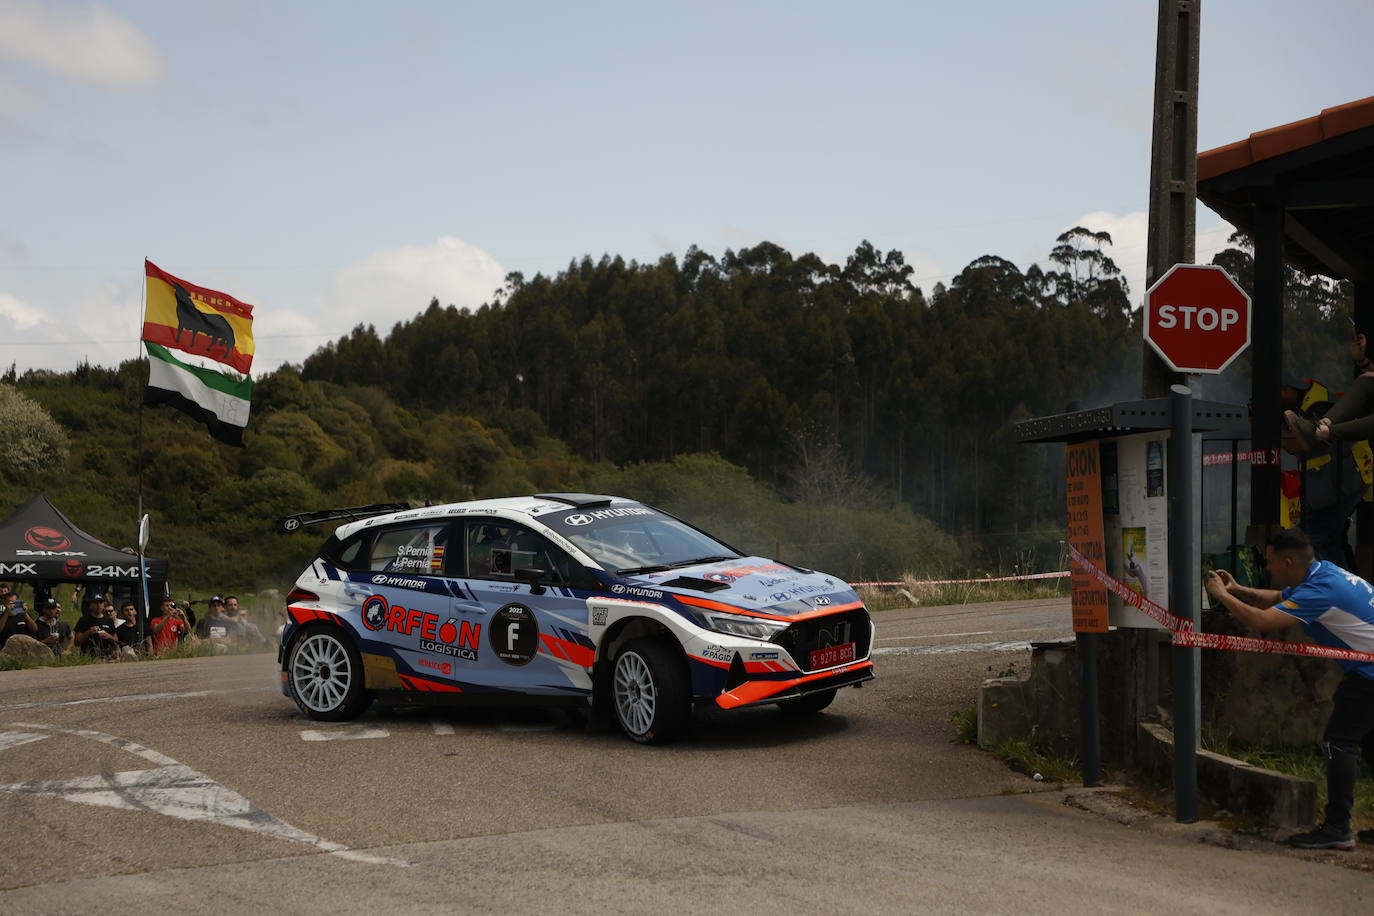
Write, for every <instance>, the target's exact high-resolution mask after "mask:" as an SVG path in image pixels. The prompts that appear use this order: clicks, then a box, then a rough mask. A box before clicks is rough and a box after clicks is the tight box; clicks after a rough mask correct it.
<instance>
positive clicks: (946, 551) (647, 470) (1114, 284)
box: [0, 229, 1350, 588]
mask: <svg viewBox="0 0 1374 916" xmlns="http://www.w3.org/2000/svg"><path fill="white" fill-rule="evenodd" d="M1233 245H1234V247H1232V248H1230V249H1228V250H1226V251H1225V252H1223V253H1222V254H1220V255H1218V257H1217V258H1216V263H1220V264H1222V265H1223V266H1226V267H1227V268H1228V269H1229V270H1231V271H1232V272H1233V273H1234V274H1235V275H1236V276H1237V278H1238V279H1239V280H1240V281H1241V282H1242V284H1244V285H1246V286H1247V287H1248V286H1249V283H1250V278H1251V274H1252V273H1253V271H1252V265H1251V261H1250V255H1249V253H1248V246H1247V245H1246V244H1245V241H1244V239H1241V238H1233ZM1110 252H1111V239H1110V237H1109V236H1108V235H1107V234H1106V233H1093V232H1090V231H1088V230H1085V229H1074V230H1070V231H1069V232H1066V233H1064V234H1063V235H1062V236H1060V237H1059V239H1058V240H1057V242H1056V244H1055V246H1054V248H1053V251H1052V253H1051V255H1050V258H1049V263H1048V265H1047V266H1045V267H1043V268H1042V267H1041V266H1040V265H1032V266H1031V267H1030V268H1028V269H1027V270H1025V271H1022V270H1020V269H1019V268H1018V267H1017V266H1016V265H1015V264H1012V263H1011V262H1009V261H1007V260H1004V259H1002V258H999V257H996V256H992V255H988V256H984V257H980V258H978V259H976V260H975V261H973V262H972V263H970V264H969V265H968V266H966V267H965V268H964V269H963V270H962V271H961V272H960V273H959V274H958V275H957V276H956V277H954V278H953V280H952V281H951V282H950V283H949V285H948V286H945V285H944V284H936V285H935V286H934V288H933V289H931V290H930V291H929V292H928V293H927V292H925V291H923V290H921V289H920V288H918V287H916V286H915V285H914V284H913V283H912V279H911V278H912V269H911V267H910V266H909V265H907V264H906V263H905V261H904V259H903V257H902V255H901V253H900V252H896V251H892V252H888V253H886V254H883V253H881V252H879V251H878V250H876V249H875V248H874V247H873V246H872V245H870V244H869V243H867V242H864V243H862V244H860V245H859V246H858V247H857V248H856V249H855V251H854V253H853V254H852V255H851V256H850V257H849V258H848V259H847V261H846V263H845V264H844V265H833V264H828V263H826V262H824V261H822V260H821V259H820V258H818V257H817V256H815V255H813V254H805V255H800V256H794V255H792V254H791V253H789V252H787V251H786V250H784V249H782V248H780V247H778V246H776V245H773V244H769V243H763V244H760V245H757V246H754V247H752V248H746V249H742V250H739V251H726V252H725V253H724V254H723V255H721V256H720V257H714V256H712V255H709V254H707V253H705V252H702V251H700V250H698V249H696V248H692V249H690V250H688V252H687V253H686V255H684V256H683V258H682V259H681V260H680V261H679V260H678V259H677V258H675V257H673V256H665V257H663V258H662V259H660V260H659V261H658V262H657V263H654V264H639V263H635V262H628V263H627V262H625V261H624V260H622V259H621V258H618V257H603V258H601V259H600V260H599V261H593V260H592V259H591V258H583V259H581V260H580V261H575V262H573V263H571V264H569V266H568V267H567V269H566V270H564V271H562V272H560V273H558V274H557V275H556V276H553V277H546V276H543V275H537V276H535V277H533V278H525V277H523V276H521V275H519V274H511V275H510V276H509V277H508V278H507V280H506V283H505V286H504V288H503V289H502V290H501V291H500V292H499V293H498V294H497V296H496V297H495V299H494V301H493V302H491V303H489V304H487V305H484V306H483V307H482V308H480V309H477V310H475V311H462V310H459V309H456V308H454V307H452V306H447V307H446V306H443V305H442V304H440V303H439V302H437V301H434V302H431V303H430V304H429V306H428V308H426V309H424V310H423V311H421V312H419V313H418V314H416V315H415V317H414V318H412V319H410V320H408V321H403V322H401V323H399V324H397V325H395V326H394V327H393V328H391V329H390V330H389V331H385V332H384V333H380V332H379V331H378V330H377V329H376V328H374V327H372V326H360V327H358V328H355V329H354V330H353V332H352V333H350V334H349V335H347V336H345V337H343V338H341V339H339V340H337V341H334V342H332V343H330V344H328V345H326V346H324V347H322V348H320V349H319V350H317V351H316V352H315V353H314V354H312V355H311V356H310V357H309V358H308V359H306V360H305V362H304V364H303V365H300V366H290V365H288V366H284V367H282V368H280V369H278V370H276V371H274V372H271V373H268V374H266V375H265V376H263V377H262V378H260V379H257V380H256V381H255V386H256V387H255V392H254V403H253V416H252V420H251V422H250V424H249V427H248V431H247V434H246V447H245V448H243V449H232V448H227V447H224V446H221V445H219V444H217V443H215V442H213V440H211V439H210V438H209V436H208V435H206V434H205V433H204V431H203V429H202V428H200V427H197V426H196V425H195V424H194V423H192V422H191V421H190V420H189V419H187V418H185V417H182V416H181V415H179V414H176V413H174V412H171V411H168V410H165V409H158V410H148V411H145V412H144V415H143V417H142V419H141V421H140V418H139V409H138V403H139V400H140V398H141V391H142V387H143V385H144V382H145V379H146V369H145V368H144V367H143V366H142V365H141V364H140V363H136V362H127V363H124V364H123V365H121V366H119V367H117V368H113V369H107V368H101V367H94V366H83V367H81V368H79V369H78V370H76V371H74V372H69V373H53V372H47V371H29V372H24V373H22V374H17V373H15V372H14V371H11V372H10V373H9V374H8V375H7V376H6V378H5V380H4V381H5V383H7V384H3V385H0V394H3V396H0V423H4V424H5V428H6V429H7V430H10V431H13V430H15V429H16V428H17V427H16V424H21V423H24V424H29V425H27V426H24V427H23V428H24V429H26V430H27V429H30V428H32V429H33V430H37V432H34V433H33V436H32V437H31V438H33V441H36V442H44V443H49V442H50V443H51V445H50V447H47V448H45V449H40V451H41V455H40V456H39V457H38V458H35V457H34V454H33V449H31V448H30V449H28V450H27V451H25V450H24V449H18V450H12V451H11V453H10V454H9V455H8V456H0V475H3V476H2V477H0V480H3V490H0V510H2V511H9V510H11V509H13V508H14V507H15V506H17V505H19V504H20V503H22V502H23V501H24V500H25V499H27V498H28V496H29V495H31V494H32V492H33V491H34V490H36V489H43V490H46V491H47V492H48V493H49V495H50V497H52V498H53V499H54V502H56V503H57V504H58V506H59V507H60V508H62V509H63V510H64V511H66V512H67V513H68V514H69V515H71V516H72V517H73V519H74V520H76V521H77V522H78V524H82V525H83V526H85V527H87V528H88V529H89V530H90V531H91V532H92V533H93V534H96V535H97V536H99V537H102V538H103V539H106V540H108V541H109V542H111V543H113V544H115V545H116V546H120V545H122V544H123V543H127V542H128V541H129V540H131V537H132V535H131V533H130V532H131V530H132V528H131V526H132V519H133V516H134V505H135V501H136V498H137V493H138V492H139V471H140V468H141V471H142V491H143V493H144V501H145V510H146V511H149V512H150V513H151V514H152V515H153V521H154V531H155V532H158V531H161V532H164V534H163V538H162V539H161V543H160V544H159V543H158V541H159V539H158V538H157V537H156V536H155V538H154V541H155V543H154V547H153V550H154V551H155V552H156V551H159V549H160V553H161V555H163V556H167V557H169V559H171V560H172V561H173V569H174V570H176V569H178V568H179V569H181V570H183V576H184V579H185V580H186V581H188V583H189V584H196V585H198V584H201V583H205V584H212V583H213V584H217V585H223V586H225V587H227V586H228V585H231V584H232V585H234V586H237V587H244V588H248V587H252V586H255V585H281V584H284V581H282V580H289V579H290V578H293V577H294V574H295V572H296V571H297V570H298V568H299V566H300V564H301V562H303V560H304V558H305V557H306V556H308V554H309V552H310V550H311V549H313V547H314V546H315V544H317V543H318V541H319V539H320V537H321V536H322V535H320V534H319V533H317V532H310V533H306V534H300V535H296V536H294V537H291V538H278V537H277V536H276V535H274V534H271V533H270V532H271V522H272V521H274V520H275V519H276V518H277V517H279V516H281V515H285V514H288V513H291V512H298V511H302V510H305V509H310V508H317V507H321V506H325V505H356V504H361V503H366V502H370V501H375V500H378V499H398V498H400V499H432V500H435V501H453V500H460V499H467V498H473V497H476V496H492V495H510V494H517V493H528V492H533V491H536V490H549V489H592V490H600V491H605V492H621V493H624V494H625V495H631V496H638V497H641V498H645V499H649V500H651V501H657V502H658V503H659V504H663V505H664V506H665V508H670V509H676V510H678V511H682V512H684V513H685V514H688V515H689V516H691V517H694V518H696V519H699V520H701V521H702V522H703V524H704V525H705V526H706V527H708V528H711V527H714V528H715V530H717V531H719V533H720V534H721V535H722V536H724V537H726V538H727V540H728V539H730V538H732V537H733V538H734V539H736V541H737V542H738V543H739V546H745V547H748V548H749V549H753V550H757V551H759V552H762V553H773V552H775V551H780V552H782V553H784V554H787V555H789V556H790V558H792V559H794V560H797V561H800V562H807V563H813V564H815V565H817V566H821V567H822V568H829V569H831V570H832V571H834V572H837V573H840V574H842V575H848V576H851V577H854V576H858V575H883V576H886V575H895V574H900V573H902V572H904V571H911V570H917V571H922V570H937V569H938V570H949V571H954V570H961V571H962V570H973V569H978V568H998V567H999V566H1000V567H1003V568H1005V566H1006V565H1008V564H1009V563H1011V562H1021V558H1023V557H1025V556H1030V555H1035V556H1038V557H1040V558H1041V561H1042V562H1045V558H1046V557H1048V558H1049V559H1048V562H1053V560H1054V558H1055V556H1056V555H1057V554H1056V550H1055V543H1056V541H1057V540H1058V539H1059V537H1060V536H1061V535H1060V530H1061V528H1062V520H1063V502H1062V483H1061V478H1062V458H1061V457H1060V456H1061V452H1060V450H1059V449H1057V448H1055V447H1052V446H1024V445H1018V444H1016V443H1015V442H1014V441H1013V437H1012V432H1011V427H1012V424H1013V423H1014V422H1015V421H1017V420H1020V419H1025V418H1028V417H1032V416H1039V415H1044V414H1051V413H1059V412H1062V411H1064V410H1066V409H1073V408H1077V407H1088V406H1094V405H1096V404H1100V403H1106V402H1110V401H1112V400H1120V399H1128V398H1133V397H1136V396H1138V392H1139V379H1140V360H1141V347H1142V344H1141V328H1140V323H1139V310H1138V309H1134V310H1133V309H1132V303H1133V302H1136V301H1137V300H1138V291H1136V293H1137V294H1136V295H1134V296H1133V295H1132V291H1131V290H1128V289H1127V287H1126V283H1125V281H1124V279H1123V278H1122V275H1121V272H1120V271H1119V270H1118V268H1117V266H1116V264H1115V263H1114V262H1113V260H1112V258H1111V254H1110ZM383 305H384V304H381V303H379V310H381V307H382V306H383ZM385 305H388V306H390V305H392V304H385ZM1349 309H1350V292H1349V290H1348V289H1347V288H1345V287H1340V286H1334V287H1333V286H1332V285H1331V284H1329V283H1327V282H1326V281H1323V280H1321V279H1319V278H1314V277H1308V276H1304V275H1300V274H1293V275H1291V276H1290V287H1289V299H1288V315H1287V316H1286V319H1285V321H1286V324H1285V335H1286V352H1285V365H1286V366H1290V367H1294V369H1293V371H1292V372H1291V373H1289V374H1290V377H1292V378H1294V379H1300V378H1302V377H1303V376H1306V375H1311V376H1315V377H1318V378H1325V379H1330V380H1331V383H1332V384H1333V385H1337V386H1338V385H1339V384H1340V382H1341V381H1342V380H1343V377H1344V374H1345V373H1346V372H1347V370H1348V363H1347V362H1346V360H1345V356H1344V347H1343V344H1342V340H1343V335H1344V333H1345V330H1344V328H1346V327H1348V325H1347V324H1346V323H1345V322H1344V321H1343V320H1342V319H1341V315H1342V313H1344V314H1348V313H1349ZM391 310H394V309H391ZM1247 359H1248V358H1242V359H1241V360H1239V361H1238V362H1237V363H1236V364H1234V365H1233V366H1232V368H1231V369H1229V370H1228V371H1227V373H1226V375H1225V376H1223V378H1222V380H1221V381H1222V384H1223V386H1225V387H1228V388H1230V389H1231V390H1232V391H1233V394H1232V397H1231V398H1229V399H1237V398H1239V399H1243V398H1244V397H1245V396H1246V394H1247V393H1248V385H1249V382H1248V371H1249V364H1248V361H1247ZM1208 394H1209V396H1215V395H1211V394H1210V393H1208ZM140 422H141V424H142V439H141V441H142V443H143V449H142V460H141V461H140V460H139V455H138V453H137V450H136V447H135V446H136V444H137V443H138V442H139V441H140V438H139V429H140ZM44 424H47V425H46V426H44ZM708 482H709V485H707V484H708ZM703 516H704V517H703ZM274 579H275V580H277V581H273V580H274Z"/></svg>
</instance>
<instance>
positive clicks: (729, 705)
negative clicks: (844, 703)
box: [716, 659, 873, 709]
mask: <svg viewBox="0 0 1374 916" xmlns="http://www.w3.org/2000/svg"><path fill="white" fill-rule="evenodd" d="M872 679H873V662H871V661H869V660H868V659H864V660H863V661H859V662H854V663H852V664H849V665H845V666H844V667H843V668H836V669H832V670H829V671H819V672H817V673H815V674H804V675H802V676H800V677H795V678H787V679H784V680H776V681H745V682H744V683H743V684H740V685H739V686H738V687H735V688H733V689H731V690H727V691H726V692H724V693H722V694H721V695H720V696H718V697H716V705H717V706H719V707H720V708H721V709H739V708H740V707H743V706H757V705H761V704H764V703H777V702H778V701H780V700H790V699H795V698H796V697H802V696H806V695H807V694H808V693H816V692H818V691H821V690H832V689H834V688H836V687H850V686H853V685H855V684H861V683H863V682H864V681H871V680H872Z"/></svg>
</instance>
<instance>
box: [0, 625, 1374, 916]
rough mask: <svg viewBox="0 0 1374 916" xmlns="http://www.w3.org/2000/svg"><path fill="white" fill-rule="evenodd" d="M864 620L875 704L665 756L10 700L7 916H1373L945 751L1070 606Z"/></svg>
mask: <svg viewBox="0 0 1374 916" xmlns="http://www.w3.org/2000/svg"><path fill="white" fill-rule="evenodd" d="M878 620H879V626H878V636H877V638H878V643H877V647H878V650H879V653H878V657H877V664H878V672H879V675H878V679H877V680H876V681H874V682H871V683H870V684H869V685H867V686H866V687H865V688H864V689H862V690H847V691H844V692H843V693H842V694H841V695H840V697H839V699H838V700H837V701H836V702H835V704H834V705H833V706H832V707H831V709H830V710H828V711H827V712H826V713H823V714H821V715H818V716H814V717H809V718H803V719H797V718H792V717H788V716H785V715H783V714H781V713H780V712H778V711H777V710H775V709H773V708H764V709H754V710H742V711H739V712H736V713H732V714H720V713H715V714H709V713H708V714H702V715H698V716H697V717H696V718H695V720H694V726H693V729H692V733H691V735H690V736H689V737H688V738H687V739H686V740H684V741H682V742H681V743H679V744H676V745H673V746H669V747H663V748H646V747H639V746H637V745H634V744H632V743H630V742H628V741H626V740H624V739H623V738H621V737H620V736H619V735H618V733H615V732H609V731H592V730H588V729H587V728H586V727H585V725H584V724H583V723H582V722H580V721H578V720H576V719H575V718H571V717H568V716H566V715H562V714H553V713H544V712H539V711H529V712H522V713H515V712H491V711H463V712H438V711H435V710H425V709H386V708H383V709H380V710H376V709H374V710H373V711H371V712H370V713H369V714H368V715H367V716H366V717H364V718H363V719H362V720H360V721H359V722H357V723H353V724H348V725H321V724H319V723H313V722H309V721H307V720H304V719H301V718H300V717H298V716H297V714H296V711H295V708H294V707H293V706H292V705H291V704H290V703H289V702H288V701H287V700H285V699H284V698H283V697H282V696H281V695H280V693H279V692H278V690H277V688H276V677H275V666H274V661H273V658H272V657H271V656H268V655H257V656H236V657H222V658H207V659H191V660H185V661H169V662H158V663H149V664H122V665H116V664H111V665H102V666H91V667H84V668H66V669H46V670H35V671H17V672H3V673H0V819H3V823H4V825H5V829H4V833H3V835H4V836H5V837H7V838H8V839H9V840H10V846H11V852H12V854H11V855H10V856H6V857H3V858H2V859H0V912H15V913H19V912H34V913H38V912H73V913H81V912H101V913H109V912H125V911H130V910H134V909H138V910H139V911H140V912H142V913H160V912H186V911H189V910H196V911H200V912H242V911H247V910H257V909H269V908H270V909H271V910H272V911H275V912H302V913H305V912H339V913H351V912H372V911H376V910H378V909H379V908H382V909H387V908H389V909H393V910H395V911H397V912H446V913H451V912H482V911H495V912H509V911H520V912H589V913H590V912H642V911H644V910H647V909H650V908H663V907H665V906H671V907H672V908H673V909H674V910H676V911H683V912H716V911H724V910H743V909H746V908H747V909H751V910H757V911H761V912H784V911H787V912H795V911H797V910H803V911H807V912H852V911H856V910H866V911H872V912H918V911H919V912H930V911H937V912H938V911H959V912H988V913H991V912H994V911H997V912H1003V911H1006V910H1008V909H1012V910H1016V911H1021V912H1047V911H1051V910H1053V911H1055V912H1085V913H1086V912H1093V913H1100V912H1142V911H1146V910H1151V911H1153V910H1158V909H1160V908H1162V907H1167V908H1169V909H1173V910H1182V911H1188V912H1209V913H1225V912H1245V913H1247V914H1254V913H1266V912H1288V913H1292V912H1309V911H1310V912H1322V913H1325V914H1330V913H1344V912H1349V913H1355V912H1368V911H1369V906H1370V902H1371V891H1370V886H1371V881H1370V878H1369V875H1367V874H1364V873H1361V872H1358V871H1354V870H1351V869H1347V868H1336V867H1332V866H1331V865H1330V864H1328V863H1327V862H1325V861H1323V859H1329V858H1330V856H1329V855H1327V856H1321V855H1312V854H1296V853H1292V852H1289V851H1287V850H1283V849H1281V848H1279V847H1277V846H1272V845H1265V844H1256V843H1250V844H1248V848H1243V849H1228V848H1222V847H1219V846H1217V845H1214V844H1211V843H1199V842H1198V839H1199V838H1201V837H1203V836H1204V834H1202V833H1199V832H1197V831H1196V830H1190V829H1185V828H1176V826H1175V825H1171V824H1167V823H1157V824H1154V825H1151V824H1150V823H1148V822H1140V821H1138V822H1136V823H1135V825H1134V826H1130V827H1128V826H1123V825H1122V824H1121V823H1118V822H1117V821H1114V820H1112V819H1110V818H1106V817H1103V816H1101V815H1099V814H1096V813H1087V812H1085V811H1084V810H1082V807H1083V806H1082V805H1081V804H1080V803H1079V802H1075V800H1074V798H1070V797H1068V796H1072V795H1073V794H1074V793H1069V792H1065V791H1063V790H1054V789H1050V788H1047V787H1046V786H1045V785H1044V784H1043V783H1036V782H1032V781H1031V780H1029V779H1027V778H1026V777H1024V776H1021V775H1018V774H1016V773H1013V772H1010V771H1009V770H1007V769H1006V768H1004V767H1003V766H1002V765H1001V764H999V763H998V762H997V761H995V760H993V759H992V758H990V757H989V756H988V755H986V754H983V753H981V752H979V751H977V750H976V749H974V748H971V747H966V746H962V745H957V744H952V743H951V742H950V737H951V735H952V730H951V727H950V725H949V723H948V719H949V716H950V714H951V713H953V712H954V711H956V710H958V709H961V708H963V707H965V706H967V705H968V704H969V702H970V701H971V699H972V697H973V695H974V691H975V689H976V687H977V684H978V683H979V682H980V681H981V680H982V679H983V678H985V677H988V676H989V675H990V674H995V673H997V672H998V671H1000V670H1002V669H1003V668H1005V667H1006V666H1007V665H1008V664H1010V663H1011V662H1012V661H1019V662H1024V661H1025V659H1026V658H1027V655H1028V653H1027V645H1028V641H1031V640H1040V639H1050V638H1055V637H1060V636H1066V635H1067V620H1068V611H1067V608H1066V606H1065V605H1064V604H1063V603H1062V602H1058V601H1048V602H1047V601H1038V602H1026V603H1018V604H997V605H969V606H964V607H960V608H929V609H914V610H907V611H889V612H883V613H882V614H880V615H879V617H878ZM1066 798H1067V800H1068V801H1069V802H1071V804H1066V803H1065V802H1066ZM1080 801H1081V799H1080ZM1087 807H1090V808H1091V807H1092V806H1091V805H1088V806H1087ZM1206 829H1208V828H1198V830H1206ZM1214 832H1215V831H1214ZM1240 845H1243V846H1244V845H1246V844H1240ZM1353 855H1355V856H1359V857H1367V856H1368V854H1367V853H1365V852H1364V851H1360V852H1357V853H1355V854H1353Z"/></svg>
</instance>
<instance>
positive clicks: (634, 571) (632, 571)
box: [615, 563, 673, 576]
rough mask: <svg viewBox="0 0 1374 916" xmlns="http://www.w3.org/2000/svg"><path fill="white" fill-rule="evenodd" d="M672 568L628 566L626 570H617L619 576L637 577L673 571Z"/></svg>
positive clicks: (661, 565)
mask: <svg viewBox="0 0 1374 916" xmlns="http://www.w3.org/2000/svg"><path fill="white" fill-rule="evenodd" d="M672 568H673V567H671V566H664V565H663V564H661V563H660V564H659V565H657V566H628V567H626V568H625V569H617V570H616V571H615V574H616V575H617V576H637V575H639V574H640V573H651V572H663V571H664V570H665V569H672Z"/></svg>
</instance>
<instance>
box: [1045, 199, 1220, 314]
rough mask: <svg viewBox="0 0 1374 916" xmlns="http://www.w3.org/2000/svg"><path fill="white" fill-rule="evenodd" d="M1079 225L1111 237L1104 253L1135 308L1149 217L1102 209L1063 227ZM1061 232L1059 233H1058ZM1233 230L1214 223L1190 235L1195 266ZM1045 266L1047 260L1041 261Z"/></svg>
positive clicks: (1141, 291)
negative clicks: (1118, 271) (1117, 270)
mask: <svg viewBox="0 0 1374 916" xmlns="http://www.w3.org/2000/svg"><path fill="white" fill-rule="evenodd" d="M1199 215H1200V216H1204V218H1205V216H1210V215H1211V214H1210V211H1200V212H1199ZM1074 226H1082V227H1084V228H1085V229H1091V230H1092V231H1093V232H1102V231H1104V230H1105V231H1106V232H1107V233H1109V234H1110V235H1111V237H1112V244H1111V247H1109V248H1108V249H1107V254H1108V255H1109V256H1110V257H1111V259H1112V260H1113V261H1115V262H1116V266H1117V267H1119V268H1121V273H1122V274H1123V275H1125V277H1126V282H1127V283H1129V284H1130V288H1131V305H1132V306H1139V305H1140V303H1141V301H1142V300H1143V298H1144V296H1145V289H1146V286H1145V266H1146V262H1147V261H1148V260H1149V228H1150V227H1149V214H1147V213H1146V212H1145V211H1143V210H1138V211H1136V212H1134V213H1125V214H1122V215H1120V216H1118V215H1117V214H1115V213H1110V212H1107V211H1105V210H1097V211H1094V212H1092V213H1086V214H1084V215H1083V216H1080V217H1079V218H1078V219H1077V220H1075V221H1074V222H1072V223H1070V224H1069V225H1067V226H1065V227H1064V229H1071V228H1073V227H1074ZM1061 231H1062V230H1061ZM1234 231H1235V230H1234V229H1232V228H1231V224H1230V223H1226V222H1217V223H1213V224H1212V225H1209V226H1204V227H1202V228H1200V229H1198V230H1197V231H1196V232H1195V234H1194V236H1193V239H1194V241H1193V247H1194V256H1193V259H1194V261H1196V262H1197V263H1198V264H1209V263H1211V260H1212V257H1213V256H1214V255H1215V254H1216V253H1217V252H1219V251H1221V250H1222V249H1223V248H1227V247H1229V246H1228V245H1227V244H1226V239H1227V238H1228V237H1229V236H1230V235H1231V233H1232V232H1234ZM1045 263H1046V264H1048V261H1046V262H1045Z"/></svg>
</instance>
